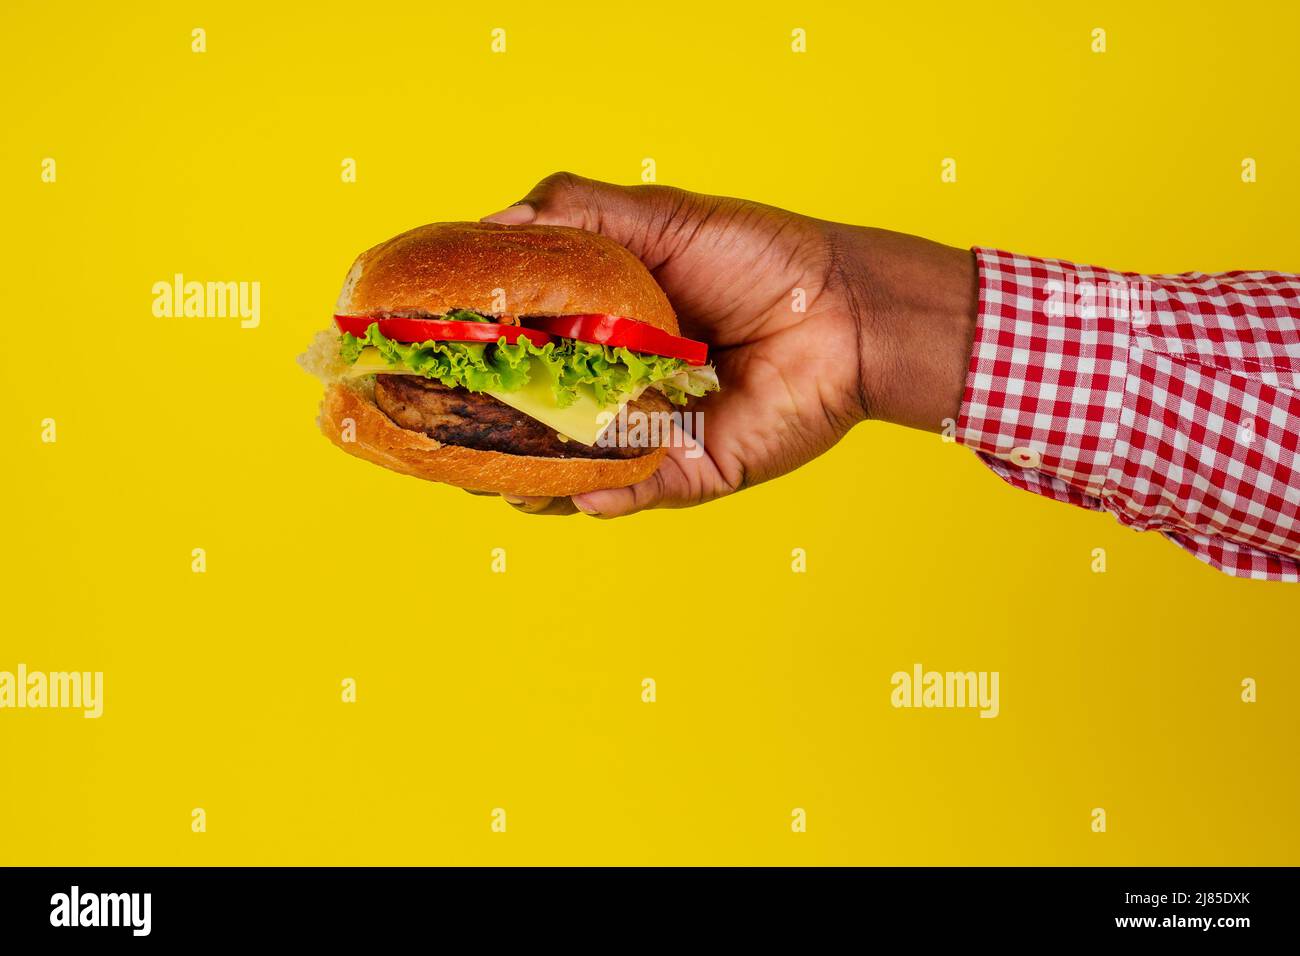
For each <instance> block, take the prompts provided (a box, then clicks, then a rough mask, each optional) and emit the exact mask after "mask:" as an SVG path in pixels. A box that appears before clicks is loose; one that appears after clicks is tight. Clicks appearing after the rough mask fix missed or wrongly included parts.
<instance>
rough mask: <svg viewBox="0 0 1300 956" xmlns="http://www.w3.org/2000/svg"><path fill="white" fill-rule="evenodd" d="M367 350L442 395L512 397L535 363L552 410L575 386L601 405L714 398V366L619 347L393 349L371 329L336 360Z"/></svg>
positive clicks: (346, 344)
mask: <svg viewBox="0 0 1300 956" xmlns="http://www.w3.org/2000/svg"><path fill="white" fill-rule="evenodd" d="M466 316H473V317H474V318H473V319H472V320H473V321H483V319H482V317H480V316H477V315H475V313H470V312H456V313H449V314H448V316H447V319H448V320H454V321H471V319H468V318H466ZM366 346H373V347H374V348H375V349H376V350H377V351H378V352H379V354H380V355H381V356H383V358H384V361H386V362H387V363H388V364H389V365H391V366H394V367H397V366H401V367H404V368H407V369H410V370H411V371H413V372H419V373H420V374H421V375H424V376H426V377H427V378H432V379H437V380H438V381H439V382H441V383H442V384H443V385H446V386H447V387H449V388H464V389H468V390H469V391H471V392H513V391H515V390H517V389H520V388H523V387H524V386H525V385H527V384H528V382H529V377H530V375H531V369H532V368H533V367H534V366H533V363H532V362H531V361H529V360H530V359H532V358H535V359H537V360H538V362H539V363H540V365H541V367H542V368H544V369H545V370H546V373H547V375H548V376H549V377H550V380H551V390H552V391H553V392H554V394H555V401H556V404H557V405H558V406H559V407H560V408H564V407H566V406H568V405H570V404H572V403H573V400H574V399H575V398H576V397H577V395H578V389H579V387H580V386H583V385H587V386H590V387H591V389H592V391H593V392H594V393H595V398H596V401H597V402H598V403H599V404H601V405H618V404H619V403H621V402H622V401H623V400H624V398H625V397H627V396H629V395H633V394H639V393H640V391H641V390H643V389H645V388H658V389H660V390H661V391H662V392H663V393H664V394H665V395H666V396H667V397H668V399H669V400H670V401H672V402H674V403H676V404H678V405H681V404H685V402H686V400H687V397H688V396H698V395H703V394H705V393H706V392H710V391H716V390H717V388H718V378H717V375H716V373H714V371H713V367H712V366H709V365H705V366H692V365H688V364H687V363H686V362H685V361H683V360H682V359H675V358H667V357H665V356H662V355H647V354H644V353H641V352H632V351H630V350H628V349H625V348H611V347H610V346H607V345H593V344H591V343H588V342H578V341H576V340H574V339H560V340H559V341H555V342H548V343H546V344H545V345H541V346H538V345H534V344H533V343H532V342H530V341H528V340H527V339H524V338H521V339H519V341H517V342H516V343H515V344H513V345H511V344H509V343H507V342H506V340H505V339H504V338H501V339H498V340H497V341H496V342H494V343H486V342H439V341H428V342H419V343H410V344H407V343H404V342H396V341H394V340H392V339H390V338H388V337H386V336H385V335H383V334H382V333H381V332H380V331H379V326H378V324H377V323H371V325H370V327H369V328H368V329H367V330H366V334H365V335H363V336H359V337H358V336H355V335H350V334H348V333H346V332H345V333H343V337H342V339H341V341H340V343H339V354H340V356H342V358H343V360H344V361H345V362H347V363H348V364H349V365H351V364H353V363H354V362H356V360H357V358H358V357H359V356H360V355H361V350H362V349H364V348H365V347H366Z"/></svg>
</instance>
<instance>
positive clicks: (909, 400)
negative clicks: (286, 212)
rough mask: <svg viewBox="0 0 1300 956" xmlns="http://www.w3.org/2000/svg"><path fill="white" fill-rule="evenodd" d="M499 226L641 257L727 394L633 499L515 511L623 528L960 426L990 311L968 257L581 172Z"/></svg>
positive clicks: (553, 180) (712, 399)
mask: <svg viewBox="0 0 1300 956" xmlns="http://www.w3.org/2000/svg"><path fill="white" fill-rule="evenodd" d="M485 221H489V222H499V223H506V224H522V223H529V222H533V223H541V224H547V225H563V226H575V227H577V228H580V229H587V230H589V231H592V232H599V233H602V234H604V235H606V236H608V237H610V238H611V239H614V240H615V241H616V242H618V243H620V244H622V245H624V246H626V247H627V248H628V249H630V250H631V251H632V252H633V253H634V254H635V255H636V256H637V257H638V258H640V259H641V261H642V262H644V263H645V265H646V267H647V268H648V269H649V270H650V271H651V273H652V274H653V275H654V277H655V279H656V280H657V281H658V283H659V285H660V286H661V287H662V288H663V290H664V292H665V293H666V294H667V295H668V298H669V300H670V301H671V302H672V304H673V307H674V308H675V309H676V311H677V313H678V320H679V322H680V324H681V327H682V331H683V334H684V335H687V336H690V337H692V338H697V339H702V340H704V341H707V342H708V343H709V345H710V356H711V359H712V361H713V363H714V365H715V366H716V368H717V370H718V377H719V380H720V381H721V383H722V390H721V392H719V393H717V394H715V395H710V396H708V397H706V398H704V399H703V400H701V401H700V402H699V403H698V404H697V405H696V406H695V410H697V411H700V412H702V413H703V416H704V421H705V425H706V428H705V430H704V441H703V442H702V443H701V447H696V448H685V447H677V446H679V445H680V444H681V443H678V442H674V443H673V446H674V447H670V448H669V450H668V453H667V455H666V456H665V458H664V460H663V462H662V463H661V465H660V466H659V469H658V470H657V471H656V472H655V473H654V474H653V475H651V476H650V477H649V478H647V479H645V480H644V481H641V482H639V483H637V484H634V485H631V486H629V487H627V488H611V489H606V490H601V491H592V492H587V493H585V494H581V495H575V496H574V497H573V498H572V499H568V498H509V499H507V500H509V501H510V502H511V504H514V505H515V507H517V508H519V509H520V510H522V511H526V512H529V513H533V514H571V513H572V512H573V511H575V510H581V511H583V512H585V513H587V514H594V515H599V516H601V517H618V516H620V515H626V514H631V513H633V512H636V511H641V510H643V509H646V508H652V507H684V506H687V505H694V504H700V503H702V502H705V501H711V500H713V499H715V498H720V497H722V496H724V495H728V494H731V493H733V492H736V491H739V490H741V489H742V488H745V487H748V486H749V485H753V484H757V483H758V482H761V481H766V480H768V479H770V478H774V477H777V476H778V475H782V474H785V473H786V472H788V471H793V470H794V469H795V468H797V467H799V466H800V465H802V464H804V463H805V462H807V461H810V460H811V459H813V458H815V457H817V456H818V455H820V454H821V453H822V452H824V451H826V450H827V449H829V448H830V447H831V446H832V445H834V444H835V443H836V442H837V441H839V439H840V438H841V437H843V436H844V434H845V433H847V432H848V430H849V429H850V428H852V427H853V426H854V425H855V424H857V423H858V422H860V421H862V420H864V419H865V418H867V417H869V416H870V417H877V418H885V419H886V420H891V421H898V422H900V423H902V424H908V425H913V426H916V427H927V428H931V429H933V430H938V429H939V428H940V427H941V422H942V420H943V418H944V417H946V416H947V417H953V418H955V417H956V414H957V408H958V406H959V405H960V399H961V388H962V381H963V378H964V374H965V365H966V357H967V355H968V354H969V350H970V335H971V328H972V327H973V321H974V308H975V306H974V286H975V279H974V264H973V261H972V257H971V256H970V254H969V253H968V252H966V251H964V250H959V249H953V248H950V247H946V246H940V245H938V244H936V243H932V242H928V241H926V240H923V239H917V238H914V237H911V236H904V235H900V234H897V233H888V232H883V231H880V230H873V229H863V228H860V227H854V226H844V225H840V224H837V223H831V222H826V221H824V220H819V219H812V218H809V217H806V216H800V215H797V214H795V213H790V212H786V211H784V210H780V209H776V208H774V207H771V206H764V205H761V204H759V203H754V202H748V201H745V200H739V199H728V198H722V197H716V196H704V195H700V194H696V193H690V192H686V191H684V190H680V189H674V188H671V187H666V186H613V185H610V184H607V183H600V182H595V181H592V180H587V179H583V178H581V177H578V176H574V175H572V174H570V173H556V174H554V175H552V176H548V177H547V178H546V179H544V180H542V182H540V183H539V184H538V185H537V186H536V187H535V188H534V189H533V191H532V192H530V193H529V194H528V195H527V196H526V197H525V198H524V199H523V200H521V201H520V202H519V203H517V204H516V205H514V206H511V207H509V208H507V209H504V210H502V211H501V212H499V213H495V214H493V215H491V216H488V217H486V219H485ZM800 307H801V308H802V311H798V308H800ZM909 378H910V379H911V380H910V381H907V380H906V379H909ZM701 452H702V453H701Z"/></svg>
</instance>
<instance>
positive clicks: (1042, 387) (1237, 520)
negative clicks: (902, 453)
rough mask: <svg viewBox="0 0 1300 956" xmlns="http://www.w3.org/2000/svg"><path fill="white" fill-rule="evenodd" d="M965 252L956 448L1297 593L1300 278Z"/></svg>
mask: <svg viewBox="0 0 1300 956" xmlns="http://www.w3.org/2000/svg"><path fill="white" fill-rule="evenodd" d="M975 255H976V258H977V260H978V264H979V315H978V318H977V322H976V329H975V342H974V348H973V350H972V353H971V359H970V367H969V369H968V371H967V376H966V387H965V393H964V395H963V398H962V408H961V413H960V416H959V418H958V421H957V431H956V439H957V441H959V442H961V443H962V444H964V445H966V446H968V447H970V448H972V449H974V450H975V451H976V452H977V453H978V454H979V455H980V457H981V458H982V459H983V460H984V461H985V462H986V463H987V464H988V465H989V467H990V468H992V469H993V471H994V472H996V473H997V474H998V475H999V476H1001V477H1002V478H1003V479H1004V480H1006V481H1008V482H1009V483H1011V484H1013V485H1015V486H1016V487H1018V488H1023V489H1025V490H1028V491H1032V492H1035V493H1037V494H1040V495H1045V496H1047V497H1049V498H1054V499H1056V500H1058V501H1064V502H1069V503H1070V504H1074V505H1078V506H1079V507H1083V508H1088V509H1091V510H1095V511H1109V512H1110V513H1111V514H1113V515H1114V516H1115V517H1116V518H1118V519H1119V521H1121V522H1122V523H1124V524H1126V525H1128V526H1129V527H1132V528H1134V529H1135V530H1139V531H1148V530H1150V531H1159V532H1161V533H1163V534H1164V535H1165V536H1166V537H1167V538H1169V539H1170V540H1171V541H1173V542H1174V543H1176V544H1178V545H1179V546H1180V547H1182V548H1184V549H1186V550H1187V551H1189V552H1191V553H1192V554H1193V555H1194V556H1195V557H1197V558H1199V559H1200V560H1201V561H1204V562H1206V563H1207V564H1210V565H1212V566H1214V567H1216V568H1219V569H1220V570H1223V571H1226V572H1228V573H1229V574H1234V575H1237V576H1240V577H1248V578H1257V579H1266V580H1275V581H1300V466H1297V458H1296V455H1297V445H1298V438H1297V436H1298V435H1300V276H1296V275H1289V274H1284V273H1276V272H1227V273H1220V274H1215V275H1206V274H1203V273H1199V272H1192V273H1186V274H1183V275H1150V276H1144V275H1138V274H1136V273H1128V272H1113V271H1110V270H1108V269H1099V268H1095V267H1092V266H1083V265H1076V264H1074V263H1070V262H1064V261H1061V260H1056V259H1035V258H1030V257H1027V256H1018V255H1012V254H1010V253H1006V252H1000V251H996V250H991V249H976V250H975Z"/></svg>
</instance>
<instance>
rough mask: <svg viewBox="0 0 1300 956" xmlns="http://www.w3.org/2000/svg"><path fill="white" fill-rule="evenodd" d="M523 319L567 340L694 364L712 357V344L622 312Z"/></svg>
mask: <svg viewBox="0 0 1300 956" xmlns="http://www.w3.org/2000/svg"><path fill="white" fill-rule="evenodd" d="M522 321H525V322H527V323H528V324H529V325H530V326H532V327H534V328H538V329H543V330H544V331H546V332H549V333H551V335H558V336H561V337H563V338H566V339H578V340H579V341H581V342H594V343H595V344H597V345H608V346H611V347H613V348H620V347H621V348H625V349H629V350H631V351H633V352H648V353H650V354H651V355H666V356H668V357H669V358H679V359H685V360H686V361H687V362H688V363H689V364H691V365H703V364H704V363H705V362H706V361H707V360H708V356H709V347H708V345H706V344H705V343H703V342H697V341H695V340H694V339H684V338H682V337H681V336H678V335H669V334H668V333H667V332H665V331H664V330H663V329H657V328H655V327H654V326H653V325H647V324H646V323H644V322H638V321H637V320H636V319H628V318H624V317H623V316H621V315H556V316H549V315H548V316H526V317H525V318H524V319H523V320H522Z"/></svg>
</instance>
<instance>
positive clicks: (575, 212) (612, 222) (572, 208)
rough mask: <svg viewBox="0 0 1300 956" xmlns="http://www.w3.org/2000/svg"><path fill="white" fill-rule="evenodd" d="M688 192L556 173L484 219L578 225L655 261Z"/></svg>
mask: <svg viewBox="0 0 1300 956" xmlns="http://www.w3.org/2000/svg"><path fill="white" fill-rule="evenodd" d="M688 196H689V194H688V193H685V192H682V191H681V190H678V189H671V188H669V187H666V186H615V185H613V184H611V183H602V182H599V181H597V180H594V179H585V178H584V177H582V176H576V175H574V174H573V173H552V174H551V175H549V176H547V177H546V178H545V179H543V180H542V181H541V182H539V183H538V184H537V185H536V186H534V187H533V189H532V191H531V192H529V194H528V195H527V196H525V197H524V198H523V199H521V200H520V201H519V202H517V203H515V204H514V205H513V206H510V207H508V208H506V209H503V210H501V211H500V212H496V213H493V214H492V215H490V216H485V217H484V219H483V221H484V222H497V223H503V224H506V225H522V224H524V223H529V222H536V223H540V224H542V225H556V226H573V227H574V228H577V229H586V230H587V231H588V232H599V233H601V234H602V235H605V236H608V237H609V238H611V239H613V240H614V241H615V242H617V243H619V244H620V245H623V246H626V247H627V248H628V249H630V250H631V251H632V253H633V254H634V255H636V256H639V257H640V258H641V259H643V260H646V261H647V264H648V265H650V266H651V267H652V268H653V267H654V265H655V263H654V262H652V261H650V260H652V259H653V258H654V253H655V249H654V248H653V244H654V243H655V242H656V241H657V237H658V236H660V235H661V234H662V232H663V229H662V228H661V227H662V226H663V224H664V222H665V220H666V219H667V218H669V217H671V216H672V215H673V214H674V213H676V212H677V211H680V210H681V209H683V208H684V207H685V201H686V199H687V198H688Z"/></svg>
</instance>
